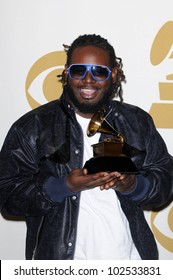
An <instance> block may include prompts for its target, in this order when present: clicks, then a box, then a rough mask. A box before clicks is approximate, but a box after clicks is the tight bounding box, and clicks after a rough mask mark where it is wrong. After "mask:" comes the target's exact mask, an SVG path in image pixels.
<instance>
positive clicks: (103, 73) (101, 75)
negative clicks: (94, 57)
mask: <svg viewBox="0 0 173 280" xmlns="http://www.w3.org/2000/svg"><path fill="white" fill-rule="evenodd" d="M91 69H92V70H91V71H92V74H93V76H94V77H95V79H96V80H97V81H104V80H106V79H107V78H108V76H109V72H108V69H107V68H106V67H103V66H98V65H93V66H92V68H91Z"/></svg>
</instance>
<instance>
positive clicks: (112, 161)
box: [84, 156, 139, 174]
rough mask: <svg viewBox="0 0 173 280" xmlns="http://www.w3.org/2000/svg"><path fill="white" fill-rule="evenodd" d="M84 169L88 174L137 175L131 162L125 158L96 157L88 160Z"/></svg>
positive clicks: (136, 170) (137, 171)
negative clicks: (117, 173) (103, 172)
mask: <svg viewBox="0 0 173 280" xmlns="http://www.w3.org/2000/svg"><path fill="white" fill-rule="evenodd" d="M84 168H86V169H87V170H88V173H89V174H94V173H97V172H101V171H105V172H112V171H118V172H120V173H130V174H138V173H139V170H138V169H137V167H136V166H135V164H134V163H133V161H132V160H131V159H130V158H129V157H126V156H115V157H114V156H113V157H106V156H98V157H93V158H90V159H89V160H88V161H86V163H85V165H84Z"/></svg>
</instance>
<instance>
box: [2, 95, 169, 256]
mask: <svg viewBox="0 0 173 280" xmlns="http://www.w3.org/2000/svg"><path fill="white" fill-rule="evenodd" d="M107 110H108V111H109V112H110V113H109V115H108V118H107V120H108V122H109V123H110V124H111V125H113V126H114V127H116V129H117V130H119V131H120V132H121V133H122V134H123V135H124V136H125V139H126V142H127V143H128V144H129V145H131V146H133V147H135V148H137V149H138V150H140V151H143V152H141V153H139V154H138V153H134V154H133V153H132V154H131V158H132V160H133V161H134V162H135V164H136V166H137V167H138V169H139V170H140V172H141V174H142V175H140V176H143V177H144V178H147V181H148V182H149V187H148V189H147V193H146V192H145V191H144V192H143V189H144V186H143V184H142V183H141V184H140V180H139V183H138V185H139V187H138V190H137V191H134V193H133V192H132V193H131V194H129V195H124V194H121V193H120V192H117V196H118V198H119V200H120V203H121V207H122V209H123V211H124V213H125V215H126V216H127V219H128V220H129V224H130V230H131V234H132V238H133V240H134V243H135V245H136V247H137V249H138V252H139V254H140V256H141V258H142V259H157V257H158V255H157V246H156V243H155V240H154V237H153V234H152V233H151V230H150V228H149V226H148V224H147V222H146V220H145V218H144V214H143V210H142V207H148V208H150V209H152V208H155V207H159V206H161V205H162V204H163V203H164V202H165V201H167V200H168V198H169V197H170V192H171V187H172V178H173V175H172V172H173V159H172V157H171V156H170V155H169V154H168V152H167V149H166V146H165V144H164V142H163V140H162V138H161V136H160V135H159V134H158V132H157V131H156V129H155V127H154V125H153V122H152V119H151V118H150V116H149V115H148V114H147V113H146V112H144V111H143V110H141V109H139V108H138V107H135V106H132V105H128V104H121V103H120V102H118V101H110V103H109V105H108V108H107ZM104 137H105V135H103V134H102V135H101V139H103V138H104ZM101 139H100V140H101ZM82 162H83V136H82V130H81V127H80V125H79V124H78V122H77V120H76V118H75V114H74V110H73V108H72V107H71V105H70V104H69V103H68V102H67V101H66V98H65V94H63V95H62V96H61V98H60V100H56V101H52V102H50V103H48V104H46V105H43V106H40V107H39V108H37V109H35V110H32V111H31V112H29V113H27V114H26V115H25V116H23V117H21V118H20V119H19V120H18V121H17V122H16V123H14V124H13V126H12V127H11V129H10V131H9V133H8V134H7V137H6V139H5V142H4V145H3V147H2V151H1V154H0V209H1V211H2V213H4V214H5V215H7V214H8V215H20V216H21V215H22V216H25V218H26V223H27V238H26V259H32V258H35V259H66V260H67V259H73V254H74V248H75V238H76V228H77V219H78V209H79V200H80V193H71V192H69V191H68V190H67V189H66V188H65V183H64V182H65V180H64V179H65V177H66V176H67V174H69V172H70V171H71V170H72V169H73V168H75V167H82ZM48 178H56V180H57V186H56V190H57V191H59V193H60V194H59V197H60V199H56V197H57V196H56V197H54V195H53V194H52V196H49V195H48V194H47V192H46V191H45V189H44V185H45V182H46V181H47V179H48ZM141 182H143V181H141ZM100 246H101V245H100Z"/></svg>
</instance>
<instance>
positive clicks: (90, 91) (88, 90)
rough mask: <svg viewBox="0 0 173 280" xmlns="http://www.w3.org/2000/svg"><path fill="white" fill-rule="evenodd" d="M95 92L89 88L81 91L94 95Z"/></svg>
mask: <svg viewBox="0 0 173 280" xmlns="http://www.w3.org/2000/svg"><path fill="white" fill-rule="evenodd" d="M94 91H95V90H93V89H87V88H85V89H81V92H83V93H93V92H94Z"/></svg>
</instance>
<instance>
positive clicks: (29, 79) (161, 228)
mask: <svg viewBox="0 0 173 280" xmlns="http://www.w3.org/2000/svg"><path fill="white" fill-rule="evenodd" d="M172 11H173V2H172V0H164V1H158V0H152V1H144V0H141V1H138V0H130V1H129V0H121V1H119V0H108V1H106V2H105V1H104V0H94V1H93V0H87V1H83V0H66V1H59V0H15V1H14V0H0V40H1V44H0V92H1V94H0V108H1V110H0V116H1V118H0V120H1V123H0V145H1V146H2V143H3V141H4V138H5V136H6V133H7V131H8V130H9V128H10V126H11V124H12V123H13V122H14V121H15V120H16V119H18V118H19V117H20V116H21V115H23V114H24V113H26V112H27V111H29V110H31V109H32V108H35V107H37V106H39V105H40V104H44V103H46V102H48V101H50V100H52V99H55V98H57V97H58V96H59V95H60V93H61V85H60V84H58V82H57V79H56V75H57V73H59V71H61V70H62V67H63V65H64V61H65V54H64V51H63V47H62V44H63V43H65V44H71V42H72V41H73V40H74V39H75V38H76V37H78V36H79V35H81V34H84V33H88V34H89V33H96V34H100V35H101V36H103V37H105V38H107V39H108V40H109V42H110V43H111V44H112V45H113V46H114V47H115V50H116V54H117V56H120V57H122V58H123V62H124V71H125V74H126V77H127V83H126V84H125V85H124V87H123V89H124V100H125V102H128V103H131V104H135V105H137V106H139V107H141V108H143V109H144V110H146V111H147V112H149V113H150V114H151V115H152V117H153V119H154V121H155V124H156V126H157V129H158V130H159V132H160V134H161V135H162V137H163V138H164V140H165V142H166V144H167V147H168V150H169V152H170V153H171V154H173V145H172V142H173V47H172V43H173V16H172ZM145 215H146V218H147V221H148V223H149V225H150V226H151V228H152V230H153V232H154V235H155V238H156V240H157V243H158V247H159V255H160V259H173V204H172V203H171V204H170V205H169V206H168V207H166V208H165V209H164V210H162V211H160V212H145ZM0 226H1V230H0V258H1V259H24V258H25V256H24V254H25V253H24V250H25V249H24V248H25V234H26V227H25V223H24V222H23V221H20V220H10V219H5V218H3V217H2V216H0Z"/></svg>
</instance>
